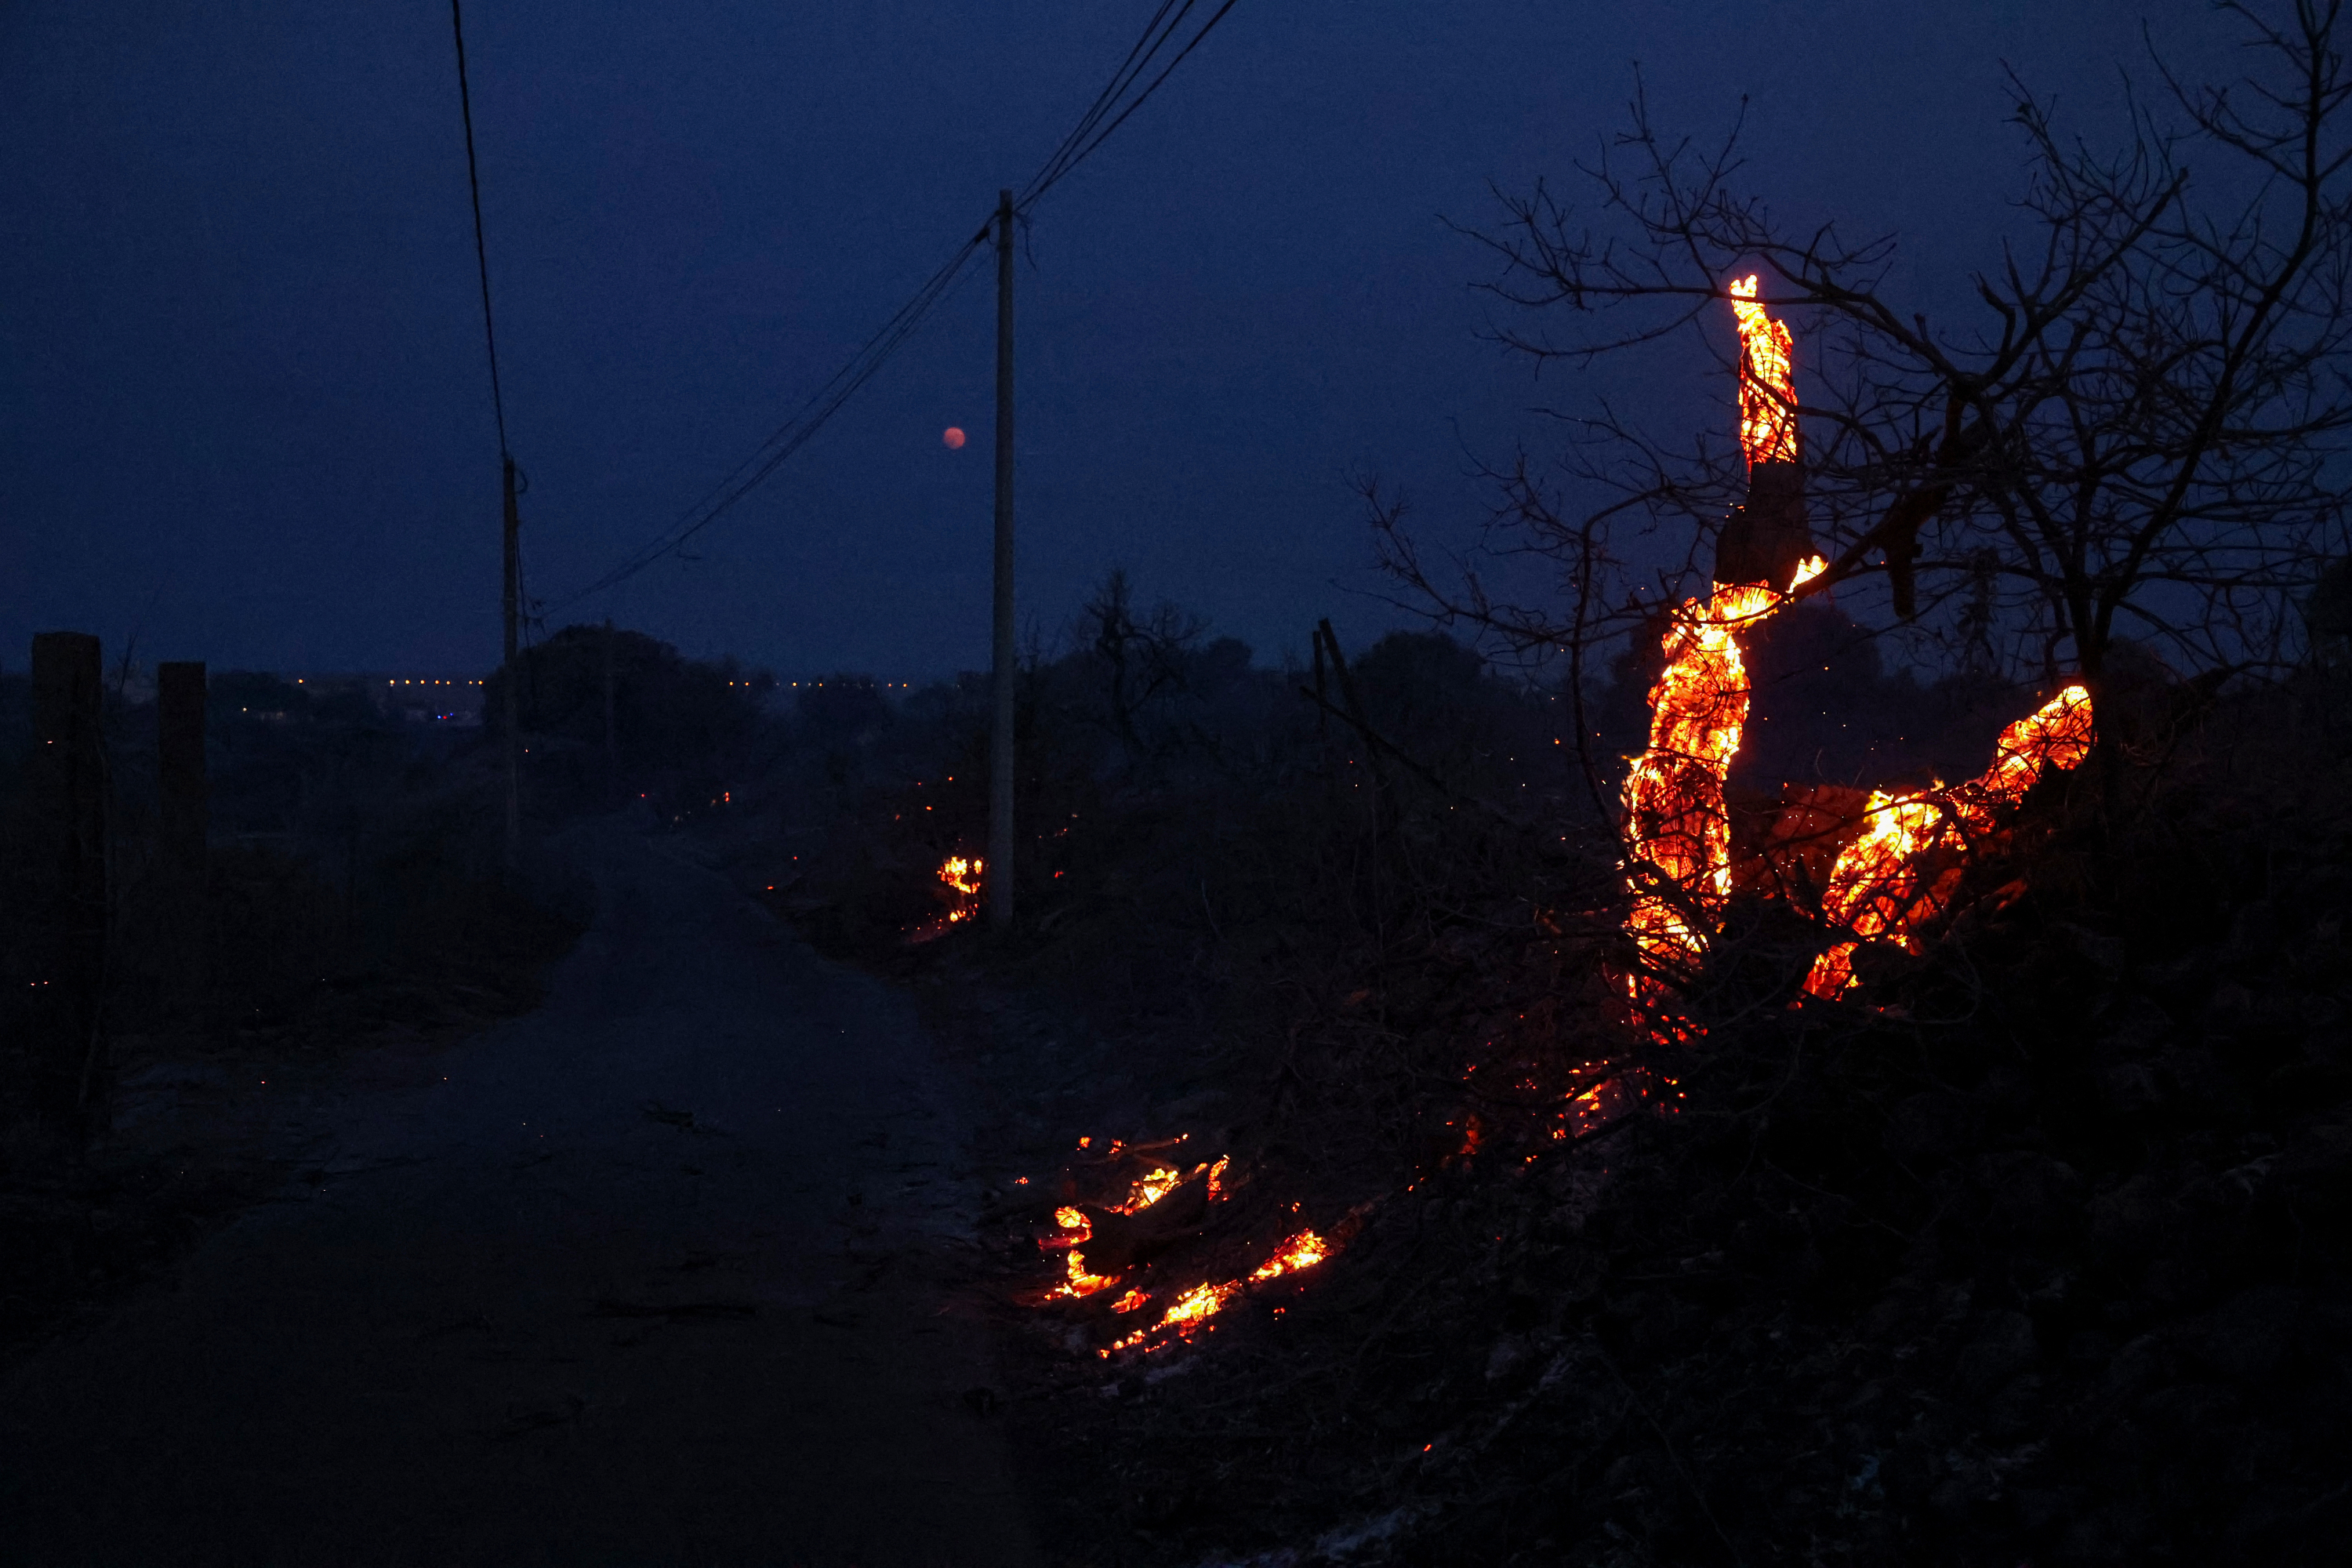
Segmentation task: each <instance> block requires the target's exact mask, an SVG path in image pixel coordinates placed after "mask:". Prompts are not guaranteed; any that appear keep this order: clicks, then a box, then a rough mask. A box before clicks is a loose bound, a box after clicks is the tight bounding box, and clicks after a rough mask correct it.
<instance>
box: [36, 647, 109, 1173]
mask: <svg viewBox="0 0 2352 1568" xmlns="http://www.w3.org/2000/svg"><path fill="white" fill-rule="evenodd" d="M103 684H104V678H103V671H102V670H101V669H100V659H99V647H98V639H97V638H96V637H90V636H89V635H88V634H86V633H83V632H43V633H41V634H39V635H38V636H37V637H34V638H33V756H32V766H31V767H30V769H28V770H27V771H28V773H29V774H30V777H29V778H28V779H27V781H26V782H27V783H29V784H31V785H32V786H33V787H32V790H31V791H30V794H31V795H32V806H33V813H34V824H35V826H34V833H35V849H34V863H33V868H32V869H33V876H34V888H35V894H34V896H35V900H37V906H38V907H39V909H40V910H41V918H40V920H39V921H38V922H37V924H36V925H35V927H34V931H35V933H36V934H35V936H34V939H33V940H34V942H35V944H36V945H35V952H36V953H37V965H36V970H35V977H34V980H33V994H32V995H31V996H30V997H29V998H27V1001H28V1002H29V1004H30V1012H31V1014H32V1023H33V1037H34V1041H35V1047H34V1048H35V1049H36V1050H37V1052H38V1053H39V1054H38V1058H37V1068H36V1070H37V1072H38V1074H39V1080H38V1085H37V1090H36V1093H37V1097H38V1098H37V1114H38V1115H39V1117H40V1120H41V1121H42V1122H43V1123H44V1124H45V1125H47V1127H49V1128H50V1129H51V1130H52V1131H57V1132H60V1133H63V1134H65V1135H67V1136H68V1137H71V1138H73V1139H75V1140H77V1141H81V1140H86V1139H87V1138H88V1137H89V1134H90V1133H91V1132H92V1131H96V1130H97V1128H98V1127H99V1126H100V1124H101V1123H102V1122H103V1120H104V1117H103V1110H104V1105H105V1096H106V1088H107V1084H106V1058H105V1054H104V1043H105V1042H104V1038H103V1037H102V1036H101V1034H100V1012H99V1008H100V1002H101V1000H102V994H103V992H104V989H105V984H106V925H107V920H106V914H107V910H106V893H107V889H106V756H105V742H104V738H103V735H102V733H101V731H100V703H101V701H102V700H103V695H102V694H103Z"/></svg>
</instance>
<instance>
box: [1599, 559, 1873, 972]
mask: <svg viewBox="0 0 2352 1568" xmlns="http://www.w3.org/2000/svg"><path fill="white" fill-rule="evenodd" d="M1826 567H1827V563H1825V562H1824V561H1822V558H1821V557H1820V556H1818V555H1816V556H1814V557H1813V558H1812V559H1811V560H1809V561H1807V562H1806V563H1804V564H1803V565H1801V566H1800V567H1798V568H1797V573H1796V576H1795V577H1794V579H1793V580H1792V581H1791V582H1790V584H1789V589H1790V593H1794V592H1795V591H1796V590H1797V589H1798V588H1799V587H1800V586H1801V585H1802V584H1804V583H1806V582H1807V581H1809V580H1810V579H1811V578H1813V577H1815V576H1817V575H1819V574H1821V573H1822V571H1824V570H1825V569H1826ZM1788 602H1789V595H1786V594H1780V593H1776V592H1774V591H1773V590H1772V589H1770V588H1768V587H1766V586H1764V585H1763V584H1733V585H1730V586H1727V587H1721V588H1717V590H1716V591H1715V593H1714V594H1713V595H1711V596H1710V597H1708V598H1706V599H1704V600H1700V599H1689V600H1685V602H1684V603H1683V604H1682V605H1679V606H1678V607H1677V608H1676V609H1675V616H1674V626H1673V627H1672V629H1670V630H1669V631H1668V632H1667V633H1666V638H1665V649H1666V665H1665V668H1664V669H1663V670H1661V671H1660V672H1659V674H1658V679H1657V683H1656V684H1655V685H1654V686H1652V687H1651V688H1650V746H1649V750H1647V751H1645V752H1643V753H1642V754H1641V756H1640V757H1638V758H1636V759H1635V760H1634V763H1633V771H1632V772H1631V773H1628V774H1627V775H1626V778H1625V790H1624V802H1625V832H1626V837H1627V839H1628V841H1629V847H1630V848H1631V850H1632V864H1633V866H1635V867H1637V868H1646V870H1645V871H1641V872H1637V873H1636V875H1635V876H1634V877H1633V914H1632V915H1631V916H1630V917H1629V919H1628V920H1627V922H1626V924H1627V928H1628V930H1629V931H1630V932H1631V933H1632V935H1633V942H1634V945H1635V946H1636V947H1638V948H1639V949H1640V950H1641V952H1642V955H1643V958H1644V959H1646V960H1647V961H1648V967H1649V968H1650V969H1652V970H1664V971H1666V972H1669V973H1671V972H1674V971H1676V970H1681V969H1686V968H1688V967H1689V966H1690V965H1691V964H1692V963H1695V962H1696V960H1697V958H1698V957H1699V955H1700V953H1701V952H1704V951H1705V948H1706V936H1705V935H1704V933H1703V932H1702V931H1700V930H1699V928H1698V927H1697V926H1696V924H1694V922H1693V919H1692V916H1693V915H1694V914H1695V913H1696V914H1699V915H1712V914H1713V913H1714V912H1715V911H1716V910H1718V909H1719V908H1721V906H1722V903H1723V900H1725V899H1726V898H1727V897H1728V896H1729V894H1730V891H1731V818H1730V817H1729V816H1727V814H1726V813H1725V811H1724V807H1723V781H1724V778H1725V776H1726V775H1727V773H1729V772H1730V771H1731V759H1732V758H1733V757H1734V756H1736V755H1738V752H1739V741H1740V735H1741V732H1742V731H1743V730H1744V728H1745V727H1746V725H1747V722H1748V668H1747V665H1746V664H1745V662H1743V660H1742V659H1741V658H1740V653H1739V634H1740V633H1741V632H1743V631H1745V630H1746V629H1747V628H1748V626H1753V625H1754V624H1755V623H1756V622H1757V621H1759V620H1761V619H1762V618H1763V617H1764V616H1769V615H1770V614H1771V613H1772V612H1773V611H1775V610H1777V609H1779V608H1780V606H1781V605H1784V604H1787V603H1788ZM1628 985H1629V991H1630V993H1631V994H1633V996H1634V997H1635V998H1636V999H1637V1000H1638V999H1639V998H1640V997H1642V996H1643V994H1645V993H1647V992H1648V991H1650V989H1651V986H1650V985H1649V984H1645V982H1644V978H1643V976H1642V975H1635V976H1634V977H1633V978H1632V979H1631V980H1630V981H1629V983H1628Z"/></svg>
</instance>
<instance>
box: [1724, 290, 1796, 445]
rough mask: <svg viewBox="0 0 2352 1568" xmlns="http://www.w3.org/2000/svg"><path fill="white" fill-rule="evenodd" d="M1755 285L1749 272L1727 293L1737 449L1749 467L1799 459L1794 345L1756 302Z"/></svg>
mask: <svg viewBox="0 0 2352 1568" xmlns="http://www.w3.org/2000/svg"><path fill="white" fill-rule="evenodd" d="M1756 282H1757V279H1756V274H1754V273H1752V272H1751V273H1749V274H1748V276H1747V277H1745V278H1743V279H1740V280H1739V281H1738V282H1737V283H1734V284H1731V285H1730V286H1729V287H1728V288H1727V289H1725V292H1726V293H1727V294H1729V295H1730V296H1731V314H1732V316H1733V318H1734V319H1735V320H1736V321H1738V325H1739V447H1740V450H1742V451H1744V452H1746V453H1747V454H1748V466H1749V467H1750V468H1753V467H1755V466H1756V465H1757V464H1759V463H1793V462H1795V461H1796V460H1797V384H1796V361H1795V356H1794V349H1795V344H1794V342H1793V341H1792V340H1791V339H1790V336H1789V328H1788V324H1787V323H1786V322H1783V321H1774V320H1773V319H1772V317H1771V315H1770V313H1769V312H1768V311H1767V310H1765V309H1764V307H1763V306H1761V305H1759V304H1758V303H1757V302H1756Z"/></svg>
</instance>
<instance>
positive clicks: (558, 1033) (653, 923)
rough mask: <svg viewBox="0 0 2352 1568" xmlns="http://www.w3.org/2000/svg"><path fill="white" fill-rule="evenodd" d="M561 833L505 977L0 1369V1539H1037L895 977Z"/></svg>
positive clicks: (545, 1552) (988, 1543)
mask: <svg viewBox="0 0 2352 1568" xmlns="http://www.w3.org/2000/svg"><path fill="white" fill-rule="evenodd" d="M588 853H589V854H590V857H591V858H592V859H593V862H594V868H595V871H596V876H597V881H598V891H599V913H598V916H597V921H596V924H595V927H594V929H593V930H592V931H590V932H589V934H588V935H587V936H586V937H585V938H584V939H583V942H582V943H581V945H580V948H579V949H578V951H576V952H574V953H573V954H572V956H571V957H570V958H569V959H567V960H566V961H565V962H564V963H563V965H562V968H561V969H560V970H559V972H558V973H557V975H556V977H555V980H554V984H553V987H552V990H551V994H550V996H549V999H548V1002H547V1004H546V1005H544V1006H542V1007H541V1009H540V1010H539V1011H538V1012H537V1013H534V1014H532V1015H531V1016H529V1017H526V1018H522V1019H519V1020H516V1021H515V1022H513V1023H510V1024H508V1025H505V1026H500V1027H498V1028H495V1029H493V1030H491V1031H489V1032H488V1033H487V1034H485V1035H483V1036H482V1037H478V1039H475V1040H473V1041H471V1042H469V1043H467V1045H465V1046H463V1047H459V1048H457V1049H455V1050H452V1051H450V1052H448V1053H446V1055H445V1056H443V1057H442V1058H440V1059H439V1061H438V1063H437V1070H438V1071H439V1072H440V1073H443V1074H446V1079H445V1080H444V1081H439V1082H433V1083H429V1084H427V1085H425V1086H422V1087H412V1088H406V1089H381V1088H377V1089H358V1088H350V1089H346V1090H345V1091H344V1092H343V1093H341V1095H340V1096H339V1097H337V1098H335V1099H334V1100H331V1101H328V1102H324V1103H320V1104H315V1105H313V1106H310V1107H308V1108H306V1110H305V1113H304V1114H303V1115H301V1116H296V1115H292V1114H290V1113H289V1120H288V1125H287V1128H286V1130H285V1132H284V1134H283V1135H284V1136H285V1137H286V1138H288V1139H289V1140H306V1141H308V1142H307V1146H309V1147H310V1148H313V1149H315V1150H317V1151H319V1152H318V1153H316V1154H314V1155H313V1156H312V1157H311V1158H310V1161H309V1162H308V1164H309V1173H308V1176H307V1179H305V1180H302V1181H300V1182H298V1183H297V1184H295V1185H294V1186H293V1187H292V1188H291V1189H289V1192H288V1193H287V1194H285V1195H284V1197H283V1199H282V1200H281V1201H279V1202H277V1203H274V1204H271V1205H266V1206H264V1207H263V1208H262V1209H260V1210H259V1211H257V1212H256V1213H254V1214H251V1215H247V1217H246V1218H244V1219H242V1220H240V1221H239V1222H237V1223H236V1225H234V1226H231V1227H230V1228H229V1229H227V1230H226V1231H224V1232H222V1233H221V1234H219V1235H217V1236H215V1237H213V1238H211V1239H210V1240H209V1241H208V1242H206V1243H205V1245H204V1246H203V1247H201V1248H199V1249H198V1251H197V1252H196V1253H195V1255H194V1258H192V1259H191V1261H190V1263H189V1265H188V1267H187V1268H186V1269H185V1270H184V1275H183V1276H182V1278H181V1279H179V1280H178V1281H177V1282H176V1284H175V1285H174V1286H173V1287H172V1288H170V1289H167V1290H164V1291H161V1292H156V1293H152V1294H150V1295H149V1296H148V1297H147V1298H146V1299H144V1300H139V1301H137V1302H135V1303H133V1304H132V1305H131V1307H129V1308H128V1309H127V1310H124V1311H123V1312H122V1313H121V1315H120V1316H119V1317H117V1318H116V1319H115V1320H114V1321H111V1322H110V1323H109V1324H107V1325H106V1326H105V1327H103V1328H101V1329H100V1330H99V1331H95V1332H93V1333H91V1334H89V1335H87V1336H85V1337H83V1338H80V1339H79V1340H77V1341H74V1342H70V1343H68V1344H63V1345H59V1346H57V1347H53V1348H52V1349H50V1350H49V1351H47V1352H43V1353H41V1354H39V1355H37V1357H35V1358H34V1359H33V1360H31V1361H30V1362H28V1363H26V1364H24V1365H22V1366H20V1367H19V1368H17V1369H16V1372H15V1373H13V1374H12V1375H11V1376H10V1377H9V1379H8V1381H7V1383H6V1384H5V1386H0V1562H5V1563H25V1564H33V1565H44V1564H52V1563H55V1564H69V1563H110V1564H112V1563H121V1564H140V1565H142V1568H172V1565H177V1564H198V1563H224V1564H227V1563H235V1564H238V1565H240V1568H258V1565H263V1564H289V1565H290V1564H302V1565H304V1568H313V1565H320V1564H383V1565H394V1564H402V1565H404V1564H428V1563H429V1564H443V1563H499V1564H502V1565H504V1564H525V1563H565V1564H575V1563H647V1564H655V1563H662V1564H714V1565H715V1564H735V1563H779V1564H806V1565H808V1568H846V1565H849V1564H861V1565H864V1568H930V1565H933V1564H940V1565H946V1564H954V1565H957V1568H965V1565H970V1568H982V1565H995V1564H1021V1563H1031V1562H1033V1561H1034V1554H1033V1552H1032V1550H1031V1547H1030V1544H1029V1541H1028V1537H1027V1533H1026V1530H1025V1527H1024V1524H1023V1522H1022V1521H1021V1518H1020V1514H1019V1510H1018V1508H1017V1506H1016V1504H1015V1502H1014V1500H1013V1495H1012V1491H1011V1489H1010V1487H1009V1485H1008V1483H1007V1480H1006V1475H1005V1467H1004V1462H1003V1455H1002V1452H1001V1444H1000V1440H999V1437H998V1435H997V1426H996V1423H995V1422H994V1421H992V1420H991V1419H989V1418H987V1417H986V1416H985V1415H981V1414H977V1413H976V1412H975V1409H974V1405H985V1403H986V1401H985V1400H970V1401H968V1400H967V1399H966V1398H965V1397H964V1394H965V1393H966V1391H967V1390H971V1389H975V1388H977V1387H980V1386H982V1385H984V1384H986V1383H987V1382H988V1381H989V1379H988V1374H987V1371H986V1367H985V1362H984V1356H983V1354H982V1346H981V1339H982V1336H981V1334H980V1332H979V1331H978V1330H977V1328H976V1327H975V1326H973V1325H971V1323H969V1322H968V1321H966V1319H965V1317H964V1316H963V1315H962V1314H961V1313H960V1312H959V1311H958V1310H956V1309H955V1307H954V1306H953V1304H952V1303H953V1302H954V1300H956V1298H955V1295H954V1293H953V1292H952V1291H951V1290H950V1289H948V1287H947V1283H946V1276H947V1274H948V1272H949V1270H950V1264H949V1259H950V1258H951V1257H952V1256H953V1254H954V1253H955V1251H956V1249H957V1247H958V1246H959V1242H960V1238H961V1237H963V1236H964V1235H965V1234H967V1232H968V1226H969V1221H970V1215H971V1209H972V1206H973V1194H972V1191H971V1184H970V1183H969V1182H968V1181H967V1180H965V1179H963V1178H961V1177H960V1175H959V1173H958V1165H957V1160H958V1158H959V1151H958V1138H957V1131H956V1128H955V1125H954V1120H953V1117H952V1114H951V1113H950V1110H949V1109H948V1108H947V1107H946V1106H945V1105H944V1104H943V1103H941V1102H940V1100H941V1097H940V1096H939V1095H937V1094H936V1093H935V1092H933V1091H932V1090H931V1089H929V1088H927V1082H926V1080H927V1079H928V1078H930V1075H929V1074H927V1072H926V1065H927V1055H926V1053H927V1051H928V1048H929V1047H928V1046H927V1043H926V1041H925V1039H924V1037H923V1036H922V1034H921V1032H920V1030H919V1028H918V1026H917V1025H916V1023H915V1020H914V1018H913V1016H912V1010H911V1008H910V1007H909V1006H908V1004H907V1003H906V1001H905V1000H904V999H903V998H901V997H899V996H898V995H896V994H893V993H891V992H890V991H889V990H887V988H885V987H884V986H882V985H880V984H877V983H876V982H873V981H870V980H867V979H865V978H863V977H860V976H856V975H854V974H851V973H845V972H844V971H841V970H839V969H836V968H834V967H832V966H830V965H827V964H825V963H822V962H820V961H818V960H817V959H815V958H814V957H813V956H812V955H810V954H809V953H808V952H807V951H806V950H805V949H804V948H803V947H802V946H801V945H800V944H799V943H798V942H796V941H795V940H793V938H792V937H791V936H790V935H789V934H788V933H786V932H784V931H782V930H781V929H780V928H778V927H777V926H775V925H774V924H773V923H772V921H769V920H768V918H767V917H766V916H765V915H763V914H761V912H760V911H758V910H755V909H753V908H751V906H750V905H748V904H747V903H745V902H744V901H743V900H741V899H740V898H739V897H737V896H736V895H735V894H734V893H733V892H732V891H731V889H729V888H728V887H727V886H726V884H725V883H724V882H723V881H722V880H721V879H719V877H717V876H716V875H714V874H712V873H710V872H709V871H706V870H704V869H702V868H698V867H695V866H692V865H689V864H687V863H685V862H684V861H683V860H681V859H679V858H676V857H675V856H674V855H673V854H669V853H666V852H665V850H664V848H663V847H661V846H660V845H659V844H657V843H649V842H640V841H635V840H628V841H620V840H613V841H600V842H599V843H598V845H597V846H596V847H594V848H593V850H592V851H589V852H588ZM932 1081H936V1080H935V1079H932Z"/></svg>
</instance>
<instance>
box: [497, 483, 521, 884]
mask: <svg viewBox="0 0 2352 1568" xmlns="http://www.w3.org/2000/svg"><path fill="white" fill-rule="evenodd" d="M505 472H506V565H507V591H506V629H507V638H506V643H507V646H506V662H505V663H504V664H503V665H502V666H501V667H500V668H502V669H503V670H504V672H505V679H502V680H501V681H500V682H499V686H500V687H501V688H502V689H503V691H502V698H501V701H500V707H501V708H502V709H503V710H504V717H505V720H506V731H507V869H508V870H509V871H511V870H513V869H514V868H515V865H516V862H517V861H518V860H519V859H520V855H521V842H522V735H521V732H520V730H519V729H518V728H517V725H518V723H519V722H520V721H519V720H518V718H517V712H518V704H517V701H516V697H515V688H516V687H517V686H519V685H520V684H521V681H522V671H521V670H520V669H519V668H516V666H515V629H516V617H517V616H519V615H520V613H521V608H522V605H521V595H522V514H521V513H520V512H518V511H517V510H515V466H514V459H513V458H507V459H506V468H505Z"/></svg>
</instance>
